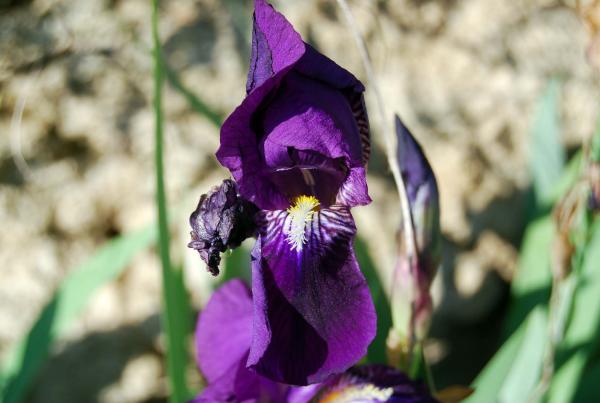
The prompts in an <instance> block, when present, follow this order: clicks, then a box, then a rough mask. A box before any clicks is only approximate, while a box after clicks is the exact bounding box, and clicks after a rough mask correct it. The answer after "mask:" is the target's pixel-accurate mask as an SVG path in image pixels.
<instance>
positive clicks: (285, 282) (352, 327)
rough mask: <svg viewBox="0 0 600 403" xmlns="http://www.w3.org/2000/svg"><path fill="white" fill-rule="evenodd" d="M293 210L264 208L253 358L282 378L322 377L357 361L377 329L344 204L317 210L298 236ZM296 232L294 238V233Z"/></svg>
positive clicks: (261, 369) (302, 381) (300, 381)
mask: <svg viewBox="0 0 600 403" xmlns="http://www.w3.org/2000/svg"><path fill="white" fill-rule="evenodd" d="M294 225H295V224H294V217H293V214H292V213H290V212H288V211H274V212H269V213H266V215H265V217H264V223H263V224H262V225H261V230H260V235H259V240H258V242H257V244H256V247H255V249H254V251H253V256H252V260H253V261H252V290H253V295H254V315H255V320H254V334H253V338H252V346H251V349H250V356H249V358H248V364H249V366H250V367H251V368H253V369H255V370H256V372H258V373H260V374H261V375H264V376H266V377H268V378H270V379H273V380H276V381H278V382H284V383H289V384H294V385H306V384H309V383H315V382H320V381H322V380H324V379H325V378H327V377H328V376H329V375H331V374H334V373H340V372H343V371H345V370H346V369H347V368H349V367H350V366H352V365H354V364H355V363H356V362H357V361H358V360H359V359H360V358H361V357H362V356H363V355H364V354H365V353H366V351H367V347H368V345H369V343H370V342H371V341H372V340H373V338H374V336H375V332H376V315H375V309H374V307H373V302H372V299H371V295H370V293H369V288H368V285H367V282H366V280H365V278H364V276H363V275H362V273H361V272H360V270H359V268H358V264H357V262H356V258H355V256H354V252H353V250H352V240H353V237H354V234H355V231H356V229H355V226H354V221H353V219H352V215H351V214H350V211H349V209H348V208H347V207H342V206H332V207H330V208H323V209H321V210H319V211H315V212H314V214H313V215H312V216H311V217H310V220H307V221H306V228H305V233H304V236H305V237H304V238H301V243H300V244H298V243H297V242H296V241H294V242H290V234H291V233H292V232H293V231H294ZM292 239H295V238H293V237H292Z"/></svg>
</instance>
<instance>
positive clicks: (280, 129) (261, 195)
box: [216, 0, 376, 385]
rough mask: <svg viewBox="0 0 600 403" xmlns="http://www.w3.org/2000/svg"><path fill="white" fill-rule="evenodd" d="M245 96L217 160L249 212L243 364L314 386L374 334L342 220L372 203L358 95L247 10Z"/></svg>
mask: <svg viewBox="0 0 600 403" xmlns="http://www.w3.org/2000/svg"><path fill="white" fill-rule="evenodd" d="M246 92H247V95H246V98H245V99H244V100H243V101H242V103H241V105H240V106H238V107H237V108H236V109H235V111H233V113H232V114H231V115H230V116H229V117H228V118H227V119H226V120H225V122H224V124H223V127H222V129H221V146H220V148H219V150H218V151H217V154H216V155H217V159H218V160H219V162H220V163H221V164H222V165H224V166H225V167H227V168H228V169H229V170H230V171H231V174H232V176H233V179H234V180H235V182H236V183H237V186H238V192H239V196H240V197H241V198H242V199H245V200H247V201H249V202H251V203H253V204H254V205H256V206H257V208H258V209H259V211H258V212H257V213H256V214H255V215H254V216H253V218H254V220H255V221H254V224H255V228H256V231H257V238H258V239H257V242H256V244H255V247H254V249H253V251H252V295H253V321H252V323H253V332H252V338H251V342H250V349H249V353H248V358H247V362H246V365H247V367H248V368H251V369H252V370H254V371H256V373H258V374H260V375H262V376H264V377H266V378H269V379H271V380H273V381H277V382H284V383H289V384H294V385H306V384H310V383H316V382H320V381H322V380H323V379H325V378H327V377H328V376H330V375H331V374H336V373H340V372H343V371H345V370H346V369H348V368H349V367H350V366H352V365H354V364H355V363H356V362H357V361H358V360H359V359H360V358H361V357H362V356H364V355H365V353H366V351H367V347H368V345H369V343H370V342H371V341H372V340H373V338H374V336H375V332H376V315H375V309H374V306H373V302H372V299H371V296H370V293H369V289H368V286H367V282H366V280H365V278H364V276H363V275H362V273H361V271H360V269H359V267H358V263H357V261H356V257H355V255H354V250H353V246H352V243H353V239H354V236H355V234H356V227H355V225H354V219H353V217H352V214H351V213H350V208H351V207H353V206H358V205H365V204H368V203H370V201H371V199H370V198H369V195H368V190H367V182H366V173H365V166H366V162H367V160H368V157H369V127H368V120H367V114H366V110H365V108H364V101H363V92H364V87H363V85H362V84H361V83H360V81H358V80H357V79H356V78H355V77H354V76H353V75H352V74H351V73H349V72H348V71H346V70H344V69H343V68H341V67H339V66H338V65H337V64H335V63H334V62H333V61H331V60H330V59H328V58H327V57H325V56H323V55H321V54H320V53H318V52H317V51H316V50H315V49H313V48H312V47H310V46H309V45H308V44H306V43H304V42H303V40H302V38H301V37H300V35H299V34H298V33H297V32H296V31H295V30H294V28H293V27H292V26H291V25H290V23H289V22H288V21H287V20H286V19H285V17H284V16H283V15H281V14H280V13H278V12H277V11H275V10H274V9H273V7H272V6H271V5H270V4H268V3H267V2H266V1H264V0H256V1H255V12H254V26H253V35H252V56H251V61H250V69H249V73H248V81H247V85H246Z"/></svg>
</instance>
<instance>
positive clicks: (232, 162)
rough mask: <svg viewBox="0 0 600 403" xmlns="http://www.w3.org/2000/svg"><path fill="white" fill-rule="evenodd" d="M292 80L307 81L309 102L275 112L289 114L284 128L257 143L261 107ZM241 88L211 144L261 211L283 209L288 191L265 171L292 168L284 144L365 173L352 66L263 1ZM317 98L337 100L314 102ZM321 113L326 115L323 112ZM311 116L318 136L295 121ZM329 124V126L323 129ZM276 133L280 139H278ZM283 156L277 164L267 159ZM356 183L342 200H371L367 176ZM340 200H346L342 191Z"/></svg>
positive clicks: (363, 130) (364, 140)
mask: <svg viewBox="0 0 600 403" xmlns="http://www.w3.org/2000/svg"><path fill="white" fill-rule="evenodd" d="M299 77H301V78H299ZM297 79H301V80H304V81H308V82H309V83H310V86H311V88H312V89H313V91H312V92H311V96H312V103H307V102H302V103H301V105H299V107H298V108H291V109H290V108H287V109H286V110H284V111H283V112H284V113H283V115H282V114H279V116H277V119H279V120H281V117H282V116H287V117H289V118H290V119H289V122H287V121H285V122H283V123H285V124H287V126H289V127H287V129H290V130H287V129H286V128H282V129H283V130H282V132H281V133H280V136H277V137H279V138H278V139H272V140H277V141H267V142H263V141H262V140H263V138H265V137H266V136H267V135H268V131H267V130H265V129H266V125H267V124H268V122H267V119H266V115H265V113H266V112H268V111H269V109H270V108H271V107H273V106H277V102H275V101H274V99H275V98H277V97H278V95H281V94H280V91H284V90H285V87H286V85H289V84H290V83H293V82H294V81H295V80H296V81H297ZM286 83H287V84H286ZM313 87H314V88H313ZM246 90H247V93H248V95H247V97H246V98H245V99H244V101H243V102H242V104H241V105H240V106H239V107H238V108H236V110H235V111H234V112H233V113H232V114H231V115H230V116H229V117H228V118H227V119H226V121H225V122H224V124H223V127H222V129H221V147H220V148H219V150H218V151H217V158H218V160H219V162H221V164H223V165H224V166H225V167H227V168H229V170H230V171H231V174H232V175H233V177H234V179H235V180H236V182H238V184H239V190H240V194H241V195H242V196H243V197H244V198H246V199H247V200H249V201H252V202H253V203H255V204H256V205H257V206H258V207H260V208H262V209H266V210H274V209H284V208H287V203H289V199H288V197H287V195H286V193H289V192H286V191H285V190H286V189H281V188H280V186H278V185H277V184H276V183H273V181H272V180H271V178H270V174H271V172H272V170H273V169H278V168H289V167H290V166H289V160H288V159H286V156H287V153H288V151H289V150H292V151H294V150H295V151H315V152H320V153H322V154H323V156H324V157H326V158H328V159H330V160H336V159H337V158H342V159H343V160H344V164H345V167H344V169H343V174H344V175H346V173H347V172H348V171H350V172H353V176H354V177H356V176H357V175H364V171H363V170H360V169H358V168H363V167H364V166H365V164H366V161H367V159H368V156H369V149H370V146H369V127H368V121H367V114H366V109H365V108H364V102H363V98H362V94H363V92H364V87H363V85H362V84H361V83H360V81H359V80H357V79H356V77H354V76H353V75H352V74H351V73H349V72H348V71H346V70H345V69H343V68H342V67H340V66H338V65H337V64H336V63H334V62H333V61H332V60H330V59H328V58H327V57H325V56H323V55H321V54H320V53H318V52H317V51H316V50H314V49H313V48H312V47H310V46H309V45H307V44H305V43H304V42H303V41H302V38H301V37H300V35H299V34H298V33H297V32H296V31H295V30H294V28H293V27H292V25H291V24H290V23H289V22H288V21H287V20H286V19H285V17H284V16H283V15H281V14H280V13H278V12H277V11H275V10H274V9H273V7H272V6H271V5H269V4H268V3H267V2H266V1H264V0H256V1H255V16H254V28H253V39H252V56H251V62H250V69H249V73H248V82H247V86H246ZM332 94H335V96H333V95H332ZM279 98H281V96H280V97H279ZM283 98H285V97H283ZM321 98H323V99H324V98H327V99H333V98H335V99H336V101H335V102H333V101H331V102H329V101H328V102H327V103H326V105H321V107H318V106H319V105H317V108H313V107H314V106H315V103H316V104H318V100H319V99H321ZM280 106H283V105H280ZM307 107H308V108H309V109H310V110H307ZM284 109H285V108H284ZM265 111H266V112H265ZM280 112H281V108H280ZM305 112H306V113H305ZM324 116H325V117H327V119H322V118H323V117H324ZM317 120H318V121H319V122H320V123H323V124H319V125H317V126H316V127H317V128H318V129H319V130H318V131H319V132H320V133H321V134H322V135H319V136H313V138H309V137H310V134H311V133H316V132H315V130H314V125H302V124H301V123H305V122H307V121H312V122H313V123H314V122H315V121H317ZM294 125H295V126H294ZM298 125H300V126H304V128H302V129H301V130H300V131H298V130H296V129H295V127H297V126H298ZM291 126H294V127H291ZM309 126H310V127H309ZM332 128H333V129H334V130H328V129H332ZM286 133H287V134H290V135H291V134H293V136H292V137H290V136H287V135H286ZM282 136H283V137H285V141H281V137H282ZM314 137H317V138H314ZM324 145H325V147H324V151H325V152H323V146H324ZM281 157H283V163H282V164H281V165H280V164H279V162H277V163H276V164H275V166H273V162H275V161H280V160H281ZM348 177H350V176H348ZM358 182H359V183H361V184H364V186H361V187H358V188H356V189H354V190H353V193H355V194H356V195H358V196H357V197H354V198H352V199H348V200H349V201H350V202H352V203H354V204H347V205H350V206H354V205H357V204H367V203H368V202H369V201H370V199H369V197H368V194H367V187H366V181H365V180H361V181H358ZM338 201H339V202H340V203H346V200H345V199H343V198H340V199H339V200H338Z"/></svg>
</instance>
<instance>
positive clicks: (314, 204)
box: [286, 195, 320, 252]
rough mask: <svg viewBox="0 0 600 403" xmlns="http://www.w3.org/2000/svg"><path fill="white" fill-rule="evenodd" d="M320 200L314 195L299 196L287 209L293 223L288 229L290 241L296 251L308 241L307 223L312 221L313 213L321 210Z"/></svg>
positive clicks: (288, 239)
mask: <svg viewBox="0 0 600 403" xmlns="http://www.w3.org/2000/svg"><path fill="white" fill-rule="evenodd" d="M319 205H320V203H319V200H318V199H317V198H316V197H314V196H304V195H303V196H298V197H296V198H295V199H294V202H293V203H292V205H291V206H290V208H288V209H287V212H288V214H289V217H290V218H291V223H290V225H289V227H287V230H286V236H287V241H288V243H289V244H290V245H291V246H292V249H293V250H295V251H297V252H298V251H300V250H302V245H304V244H305V243H306V235H305V229H306V224H307V223H310V222H311V221H312V218H313V215H314V213H315V212H316V211H318V210H319Z"/></svg>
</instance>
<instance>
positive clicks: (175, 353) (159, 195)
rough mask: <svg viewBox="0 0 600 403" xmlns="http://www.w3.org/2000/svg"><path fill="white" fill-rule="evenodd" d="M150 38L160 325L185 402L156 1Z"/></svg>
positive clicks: (181, 300) (183, 313) (182, 310)
mask: <svg viewBox="0 0 600 403" xmlns="http://www.w3.org/2000/svg"><path fill="white" fill-rule="evenodd" d="M152 39H153V44H154V51H153V56H154V116H155V132H154V134H155V139H154V151H155V152H154V156H155V168H156V204H157V208H158V235H159V251H160V260H161V264H162V280H163V284H162V290H163V314H162V324H163V329H164V332H165V336H166V346H167V373H168V379H169V387H170V391H169V392H170V393H169V401H170V402H172V403H182V402H185V401H186V400H187V399H188V398H189V397H190V395H189V391H188V388H187V384H186V378H185V372H186V367H187V361H188V354H187V335H188V330H189V328H188V327H189V323H187V322H188V321H189V317H187V313H188V312H189V307H186V303H187V300H186V299H185V287H184V286H183V274H182V271H181V270H175V269H174V268H173V266H172V265H171V256H170V253H169V238H170V237H169V221H168V217H167V201H166V196H165V183H164V167H163V111H162V88H163V84H164V78H165V77H164V71H163V67H164V65H163V60H162V52H161V45H160V38H159V33H158V0H153V1H152Z"/></svg>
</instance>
